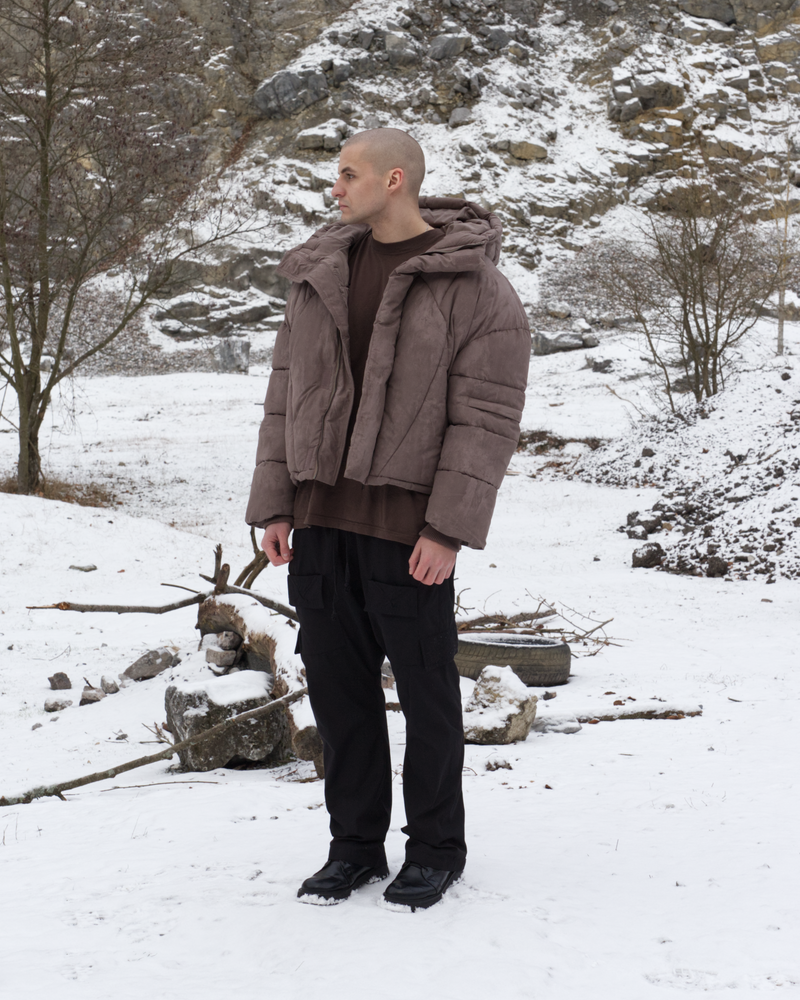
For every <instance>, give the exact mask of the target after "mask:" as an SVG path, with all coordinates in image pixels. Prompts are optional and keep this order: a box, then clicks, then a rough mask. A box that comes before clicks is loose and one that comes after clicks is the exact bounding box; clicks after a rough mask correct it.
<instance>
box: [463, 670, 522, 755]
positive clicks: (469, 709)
mask: <svg viewBox="0 0 800 1000" xmlns="http://www.w3.org/2000/svg"><path fill="white" fill-rule="evenodd" d="M537 701H538V698H537V696H536V695H535V694H534V695H532V694H530V692H529V691H528V689H527V687H526V686H525V685H524V684H523V683H522V681H521V680H520V679H519V678H518V677H517V675H516V674H515V673H514V671H513V669H512V668H511V667H484V668H483V670H482V671H481V673H480V676H479V677H478V680H477V681H476V683H475V687H474V688H473V691H472V695H471V697H470V699H469V701H468V702H467V704H466V705H465V707H464V738H465V739H466V741H467V742H468V743H487V744H502V743H516V742H518V741H519V740H525V739H527V738H528V733H529V732H530V730H531V725H532V724H533V720H534V717H535V715H536V702H537Z"/></svg>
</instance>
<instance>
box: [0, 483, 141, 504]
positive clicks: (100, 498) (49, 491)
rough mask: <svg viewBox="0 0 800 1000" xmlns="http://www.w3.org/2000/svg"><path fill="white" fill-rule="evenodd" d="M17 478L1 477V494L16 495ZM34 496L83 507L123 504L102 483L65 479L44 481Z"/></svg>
mask: <svg viewBox="0 0 800 1000" xmlns="http://www.w3.org/2000/svg"><path fill="white" fill-rule="evenodd" d="M16 492H17V477H16V476H9V475H6V476H0V493H16ZM33 496H37V497H42V498H43V499H45V500H60V501H61V502H62V503H76V504H78V505H79V506H81V507H116V506H118V505H119V504H121V503H122V501H121V500H117V497H116V494H115V493H114V491H113V490H112V489H110V487H108V486H101V485H100V483H74V482H68V481H67V480H64V479H43V480H42V483H41V485H40V487H39V489H38V490H37V491H36V492H35V493H34V494H33Z"/></svg>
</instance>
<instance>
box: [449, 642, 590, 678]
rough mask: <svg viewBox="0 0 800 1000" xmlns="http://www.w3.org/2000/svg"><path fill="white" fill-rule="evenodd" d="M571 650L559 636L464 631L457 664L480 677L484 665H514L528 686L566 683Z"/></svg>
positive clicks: (461, 670) (466, 674)
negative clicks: (551, 637)
mask: <svg viewBox="0 0 800 1000" xmlns="http://www.w3.org/2000/svg"><path fill="white" fill-rule="evenodd" d="M571 658H572V653H571V652H570V648H569V646H568V645H567V644H566V643H565V642H562V641H561V640H560V639H544V638H540V637H539V636H533V635H512V634H510V633H486V632H473V633H471V634H470V633H469V632H462V633H461V635H460V636H459V638H458V652H457V653H456V666H457V667H458V672H459V673H460V674H461V676H462V677H470V678H471V679H472V680H477V678H478V675H479V674H480V672H481V670H483V668H484V667H487V666H489V665H490V664H491V665H492V666H496V667H506V666H507V667H511V668H512V670H513V671H514V673H515V674H516V675H517V677H519V679H520V680H521V681H522V683H523V684H527V685H528V687H553V686H555V685H557V684H566V683H567V681H568V680H569V666H570V660H571Z"/></svg>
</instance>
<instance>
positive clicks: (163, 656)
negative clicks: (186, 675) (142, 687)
mask: <svg viewBox="0 0 800 1000" xmlns="http://www.w3.org/2000/svg"><path fill="white" fill-rule="evenodd" d="M176 663H180V658H179V657H178V656H177V655H176V654H175V653H173V652H172V650H171V649H167V648H166V647H162V648H161V649H151V650H150V652H149V653H145V654H144V656H140V657H139V659H138V660H136V662H135V663H132V664H131V665H130V666H129V667H128V668H127V670H123V671H122V673H121V674H120V677H125V678H127V679H128V680H132V681H143V680H146V679H147V678H149V677H155V676H156V674H160V673H161V672H162V671H163V670H169V668H170V667H174V666H175V664H176Z"/></svg>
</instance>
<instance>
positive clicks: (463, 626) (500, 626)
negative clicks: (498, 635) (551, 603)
mask: <svg viewBox="0 0 800 1000" xmlns="http://www.w3.org/2000/svg"><path fill="white" fill-rule="evenodd" d="M556 614H558V612H557V611H553V610H547V611H523V612H521V613H520V614H518V615H511V617H510V618H509V617H507V616H506V615H504V614H496V615H481V616H480V617H479V618H470V619H468V620H467V621H462V622H459V623H458V631H459V632H501V631H503V630H504V629H507V628H518V627H519V626H520V625H521V624H523V623H524V622H529V621H534V620H536V619H540V618H552V617H553V615H556ZM538 630H539V627H538V626H537V631H538Z"/></svg>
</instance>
